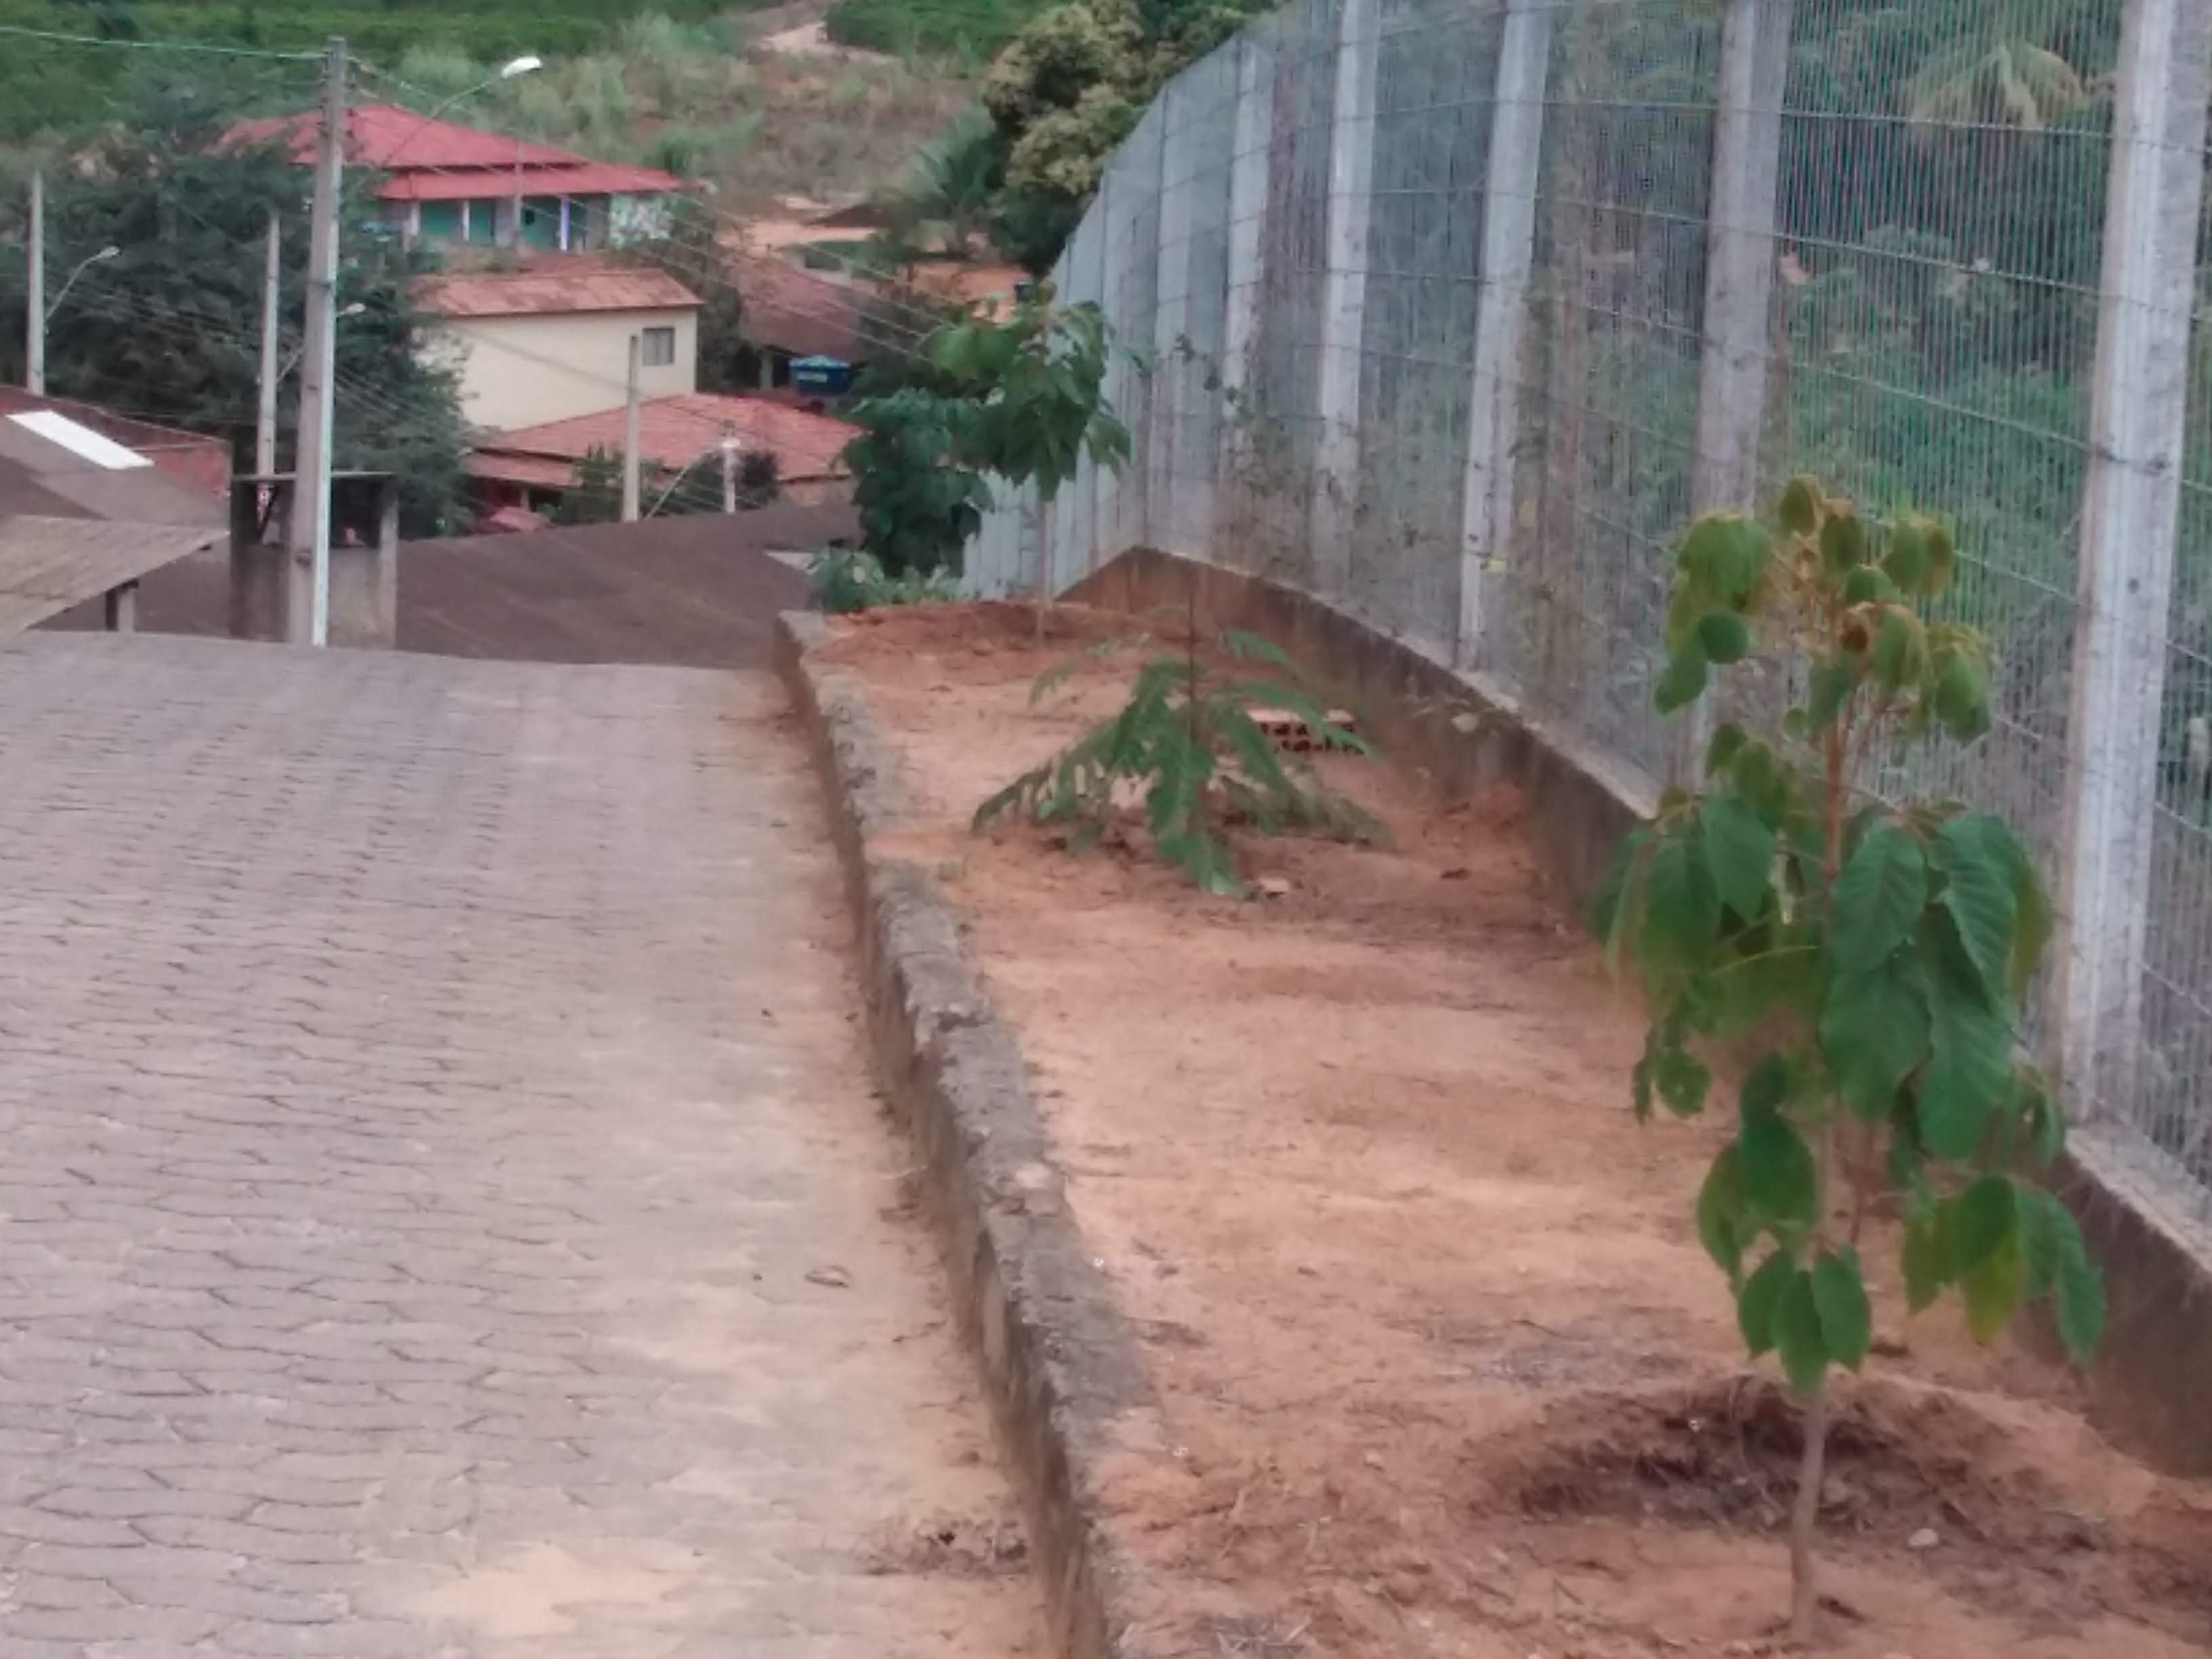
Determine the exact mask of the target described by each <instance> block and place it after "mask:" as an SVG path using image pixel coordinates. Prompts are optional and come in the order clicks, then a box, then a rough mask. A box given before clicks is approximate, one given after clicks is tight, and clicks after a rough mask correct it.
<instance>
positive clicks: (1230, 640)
mask: <svg viewBox="0 0 2212 1659" xmlns="http://www.w3.org/2000/svg"><path fill="white" fill-rule="evenodd" d="M1220 637H1221V648H1222V649H1223V650H1225V651H1226V652H1227V653H1229V654H1230V655H1231V656H1232V657H1238V658H1242V659H1244V660H1245V661H1247V662H1264V663H1267V664H1269V665H1272V666H1273V667H1276V668H1279V669H1281V670H1282V671H1283V672H1285V674H1288V675H1290V676H1291V678H1293V679H1295V678H1299V675H1298V665H1297V664H1296V663H1294V662H1292V661H1291V659H1290V657H1289V656H1288V655H1287V654H1286V653H1285V652H1284V650H1283V647H1280V646H1279V645H1277V644H1276V643H1275V642H1274V641H1273V640H1271V639H1269V638H1268V637H1267V635H1264V634H1255V633H1251V632H1249V630H1247V629H1242V628H1225V629H1222V630H1221V636H1220Z"/></svg>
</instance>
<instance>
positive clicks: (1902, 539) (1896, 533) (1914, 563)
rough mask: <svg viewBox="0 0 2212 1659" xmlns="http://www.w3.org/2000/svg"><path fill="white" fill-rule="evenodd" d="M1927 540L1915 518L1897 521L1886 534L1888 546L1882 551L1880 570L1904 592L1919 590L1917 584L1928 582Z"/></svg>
mask: <svg viewBox="0 0 2212 1659" xmlns="http://www.w3.org/2000/svg"><path fill="white" fill-rule="evenodd" d="M1929 563H1930V561H1929V555H1928V538H1927V536H1926V534H1925V533H1924V532H1923V530H1922V528H1921V526H1920V522H1919V521H1918V520H1915V519H1910V518H1906V519H1899V520H1898V521H1897V524H1896V526H1895V527H1894V528H1893V529H1892V530H1891V531H1890V532H1889V546H1888V548H1887V550H1885V551H1884V552H1883V554H1882V558H1881V568H1883V569H1884V570H1885V571H1887V573H1888V574H1889V579H1890V580H1892V581H1893V582H1895V583H1896V584H1897V585H1898V586H1899V587H1901V588H1903V589H1904V590H1905V592H1908V593H1917V592H1919V591H1920V584H1921V583H1922V582H1923V581H1925V580H1927V579H1928V571H1929Z"/></svg>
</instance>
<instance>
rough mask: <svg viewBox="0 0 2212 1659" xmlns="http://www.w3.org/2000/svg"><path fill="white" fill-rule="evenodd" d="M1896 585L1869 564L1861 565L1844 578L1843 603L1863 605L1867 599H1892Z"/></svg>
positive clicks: (1894, 596)
mask: <svg viewBox="0 0 2212 1659" xmlns="http://www.w3.org/2000/svg"><path fill="white" fill-rule="evenodd" d="M1896 597H1897V584H1896V583H1895V582H1893V581H1892V580H1890V579H1889V578H1888V577H1887V576H1885V575H1884V574H1882V573H1881V571H1879V570H1877V569H1875V568H1874V567H1873V566H1872V565H1870V564H1863V565H1861V566H1860V567H1859V568H1857V569H1856V570H1854V571H1852V572H1851V574H1850V575H1848V576H1846V577H1844V604H1845V605H1864V604H1866V603H1867V601H1868V600H1869V599H1895V598H1896Z"/></svg>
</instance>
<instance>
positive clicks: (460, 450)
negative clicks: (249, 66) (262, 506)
mask: <svg viewBox="0 0 2212 1659" xmlns="http://www.w3.org/2000/svg"><path fill="white" fill-rule="evenodd" d="M212 130H213V129H212V124H211V122H210V120H209V119H208V118H206V115H205V112H204V111H201V110H200V109H199V106H197V105H196V104H195V105H193V106H192V107H191V112H189V113H188V114H187V116H185V117H182V118H179V121H178V123H177V124H176V125H173V126H170V127H167V128H161V129H149V130H146V131H138V132H133V133H130V134H125V135H122V136H120V137H113V138H112V139H110V140H108V141H106V142H105V143H102V144H101V145H100V147H99V148H98V149H96V150H95V151H94V152H92V154H91V156H90V158H89V159H91V160H92V161H93V162H94V165H92V166H91V167H88V168H87V169H83V170H79V169H70V170H67V171H64V172H58V173H54V174H53V175H52V176H50V179H49V189H48V210H47V212H48V233H47V234H48V242H49V252H48V258H49V259H50V260H51V261H52V272H51V275H52V278H53V279H54V280H55V281H57V282H58V280H59V279H60V277H61V275H62V273H63V272H64V271H66V270H69V269H70V267H71V266H72V265H74V264H76V262H77V261H79V260H81V259H82V258H84V257H85V256H87V255H88V254H91V253H94V252H97V251H98V250H99V249H100V248H102V247H106V246H113V247H115V248H117V249H118V250H119V252H118V253H117V255H116V256H115V257H114V258H112V259H106V260H103V261H100V262H99V263H98V264H94V265H91V266H89V267H88V268H87V269H86V270H84V271H83V272H82V275H81V276H79V277H78V279H77V280H76V283H74V284H73V285H72V286H71V287H70V290H69V292H68V294H67V295H65V296H63V298H62V303H61V304H60V306H59V307H58V309H57V310H56V311H55V313H54V314H53V319H52V323H51V325H50V326H49V327H48V330H47V336H46V376H47V384H48V386H50V387H52V390H53V391H54V392H56V393H58V394H59V395H63V396H67V397H71V398H82V399H84V400H86V401H88V402H90V403H95V404H106V405H109V406H111V407H113V408H116V409H118V410H126V411H129V412H131V413H134V414H137V415H141V416H146V417H148V418H150V419H155V420H159V421H163V422H170V423H173V424H175V425H179V426H183V427H188V428H193V429H195V430H198V431H203V432H208V433H213V434H219V435H223V436H226V437H228V438H229V439H230V440H231V441H232V442H233V444H234V447H236V448H237V449H238V450H239V452H240V453H250V444H251V438H252V428H253V416H254V409H255V403H256V388H257V384H258V375H259V357H258V352H259V339H260V326H261V280H262V264H263V248H264V228H265V226H266V223H267V218H268V216H269V214H270V212H272V211H273V212H274V213H275V214H276V216H277V220H278V223H279V226H280V232H281V234H282V235H283V239H284V246H286V248H288V249H289V250H291V257H290V258H288V259H287V260H286V261H285V265H284V272H283V287H282V291H281V296H280V301H279V303H280V307H281V313H280V314H281V315H282V316H283V319H285V328H284V335H283V350H284V352H285V355H286V356H291V355H292V353H293V351H294V350H295V348H296V347H297V345H298V343H299V340H298V333H297V319H299V318H300V316H301V307H302V303H303V295H302V290H301V282H302V277H303V275H304V267H305V258H304V250H305V248H306V246H307V189H306V183H307V175H306V173H304V172H303V171H302V170H301V169H300V168H298V167H295V166H293V165H292V164H291V163H290V162H289V161H288V160H287V159H286V158H285V157H284V156H283V155H282V154H280V153H279V152H277V151H276V150H274V149H247V150H237V151H229V152H224V153H221V154H217V153H216V152H214V151H213V150H211V149H210V148H209V147H208V145H209V140H210V137H211V132H212ZM365 190H366V184H365V181H362V180H360V179H356V180H354V182H353V184H352V185H351V186H350V187H349V194H348V197H347V200H346V203H345V204H344V212H345V224H346V226H347V228H348V232H347V235H346V237H345V239H344V242H343V264H342V267H341V270H340V272H339V291H338V301H339V303H340V305H341V306H342V307H347V308H348V313H349V314H348V315H347V316H346V317H345V318H344V319H343V320H342V321H341V322H340V323H339V325H338V331H337V345H336V362H337V411H336V420H335V423H334V424H335V440H336V442H335V447H334V452H333V453H334V459H335V461H336V464H337V465H338V466H339V467H341V468H349V467H350V468H360V469H363V470H371V471H392V472H394V473H396V474H398V479H399V489H400V512H401V524H402V526H403V529H404V532H405V533H406V534H408V535H410V536H423V535H433V534H436V533H439V532H443V531H447V530H450V529H452V528H453V527H454V526H456V525H457V523H458V522H459V519H460V516H461V511H462V505H463V499H464V488H465V482H466V480H465V477H464V474H463V471H462V461H463V458H464V456H465V453H466V449H467V441H468V435H467V431H466V428H465V426H464V424H463V422H462V420H461V416H460V408H459V398H458V387H457V385H456V382H455V377H454V375H453V374H452V372H451V371H449V370H447V369H445V368H441V367H439V366H438V365H437V364H436V363H435V362H434V361H431V360H428V359H427V358H426V356H425V355H424V353H423V351H422V347H423V345H424V344H425V343H426V341H427V336H428V329H429V327H430V325H431V319H428V317H427V316H425V315H424V314H423V313H421V312H420V311H418V310H417V309H416V307H415V305H414V303H413V301H411V300H410V297H409V293H408V281H409V278H410V276H411V275H412V274H414V271H415V270H416V267H415V266H414V265H413V264H411V263H410V260H409V259H408V258H407V256H406V255H405V254H404V253H403V252H401V251H400V250H399V248H398V246H396V245H394V244H393V243H392V242H390V241H389V240H386V239H384V238H381V237H380V236H378V235H377V234H374V232H373V231H372V230H370V229H369V227H370V226H372V225H373V224H374V222H375V216H374V210H373V207H372V204H370V203H369V202H368V198H367V196H366V194H365ZM12 229H13V231H14V232H15V234H17V235H20V234H21V228H20V226H17V227H13V228H12ZM53 297H54V296H53V293H52V288H51V287H50V289H49V300H50V302H51V301H52V298H53ZM23 305H24V288H23V276H22V262H21V258H20V257H17V258H0V375H4V376H6V377H7V378H8V379H9V380H20V379H21V373H22V356H21V353H22V339H23ZM353 307H358V309H353ZM297 389H298V381H297V379H296V378H293V379H290V380H288V382H287V386H286V395H285V396H284V397H283V398H281V399H280V402H279V410H280V420H281V421H282V422H283V430H282V431H280V443H281V444H283V445H284V446H285V447H289V435H290V429H291V423H292V422H293V421H294V420H295V418H296V403H295V398H296V392H297ZM280 459H281V458H280Z"/></svg>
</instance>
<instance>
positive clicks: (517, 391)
mask: <svg viewBox="0 0 2212 1659" xmlns="http://www.w3.org/2000/svg"><path fill="white" fill-rule="evenodd" d="M670 327H672V328H674V329H675V331H676V361H675V362H672V363H666V364H663V365H662V366H661V367H659V368H647V369H645V370H644V371H643V372H642V374H641V381H642V388H643V392H644V394H645V396H647V398H665V397H669V396H671V395H673V394H675V393H678V392H695V391H696V390H697V389H698V362H699V313H697V312H696V311H673V310H664V311H594V312H586V313H569V314H567V315H563V316H555V317H471V318H467V319H446V320H444V321H443V322H442V323H441V325H440V327H439V331H438V335H437V344H436V345H435V347H434V348H433V349H435V350H436V351H437V352H438V353H439V354H440V358H441V361H442V362H450V363H453V364H454V365H455V366H456V367H458V368H459V370H460V375H461V414H462V416H463V418H464V419H465V420H466V421H467V422H469V423H470V424H471V426H478V427H489V428H492V429H493V430H495V431H505V430H507V429H508V428H513V427H519V426H536V425H538V423H539V422H543V421H558V420H565V419H567V418H568V416H572V415H590V414H593V413H596V412H597V411H599V410H605V409H619V408H621V407H622V404H623V377H624V375H625V374H626V373H627V372H628V363H629V337H630V336H631V335H632V334H635V333H640V332H641V331H644V330H646V329H647V328H670Z"/></svg>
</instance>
